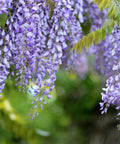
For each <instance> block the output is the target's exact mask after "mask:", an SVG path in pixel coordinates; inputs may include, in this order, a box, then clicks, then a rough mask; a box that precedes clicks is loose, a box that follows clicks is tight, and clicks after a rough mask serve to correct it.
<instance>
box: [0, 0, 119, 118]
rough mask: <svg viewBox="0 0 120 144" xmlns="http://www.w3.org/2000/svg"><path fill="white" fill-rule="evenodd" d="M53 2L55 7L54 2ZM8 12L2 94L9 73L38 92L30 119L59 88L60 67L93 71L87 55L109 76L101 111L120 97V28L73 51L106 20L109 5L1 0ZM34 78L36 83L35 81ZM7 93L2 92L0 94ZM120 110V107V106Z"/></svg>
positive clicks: (0, 39)
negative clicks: (57, 85)
mask: <svg viewBox="0 0 120 144" xmlns="http://www.w3.org/2000/svg"><path fill="white" fill-rule="evenodd" d="M51 4H52V6H51ZM3 14H5V15H7V20H6V23H5V26H4V27H2V26H1V27H0V56H1V57H0V93H2V90H3V89H4V86H5V80H6V79H7V78H11V77H15V85H16V86H17V87H18V88H19V90H21V91H27V92H28V93H32V92H31V91H34V93H33V97H34V100H33V101H32V104H33V106H32V108H31V112H30V116H31V119H34V117H35V116H36V115H38V112H37V111H36V110H35V109H36V108H39V107H41V109H43V104H46V101H45V99H46V98H48V99H49V98H51V97H52V95H50V91H52V90H53V89H54V87H55V83H54V82H55V80H56V73H57V71H58V69H59V68H64V69H67V70H72V71H75V72H76V73H79V74H80V75H81V77H84V75H85V73H86V72H87V70H88V67H87V55H89V54H91V53H93V54H94V55H95V58H96V70H97V71H98V73H99V74H100V75H104V76H105V77H106V79H107V84H106V88H103V91H104V92H102V100H103V102H101V103H100V106H101V110H102V113H104V112H107V108H108V107H109V106H110V104H115V103H116V101H120V94H119V93H120V82H119V79H120V73H119V72H120V62H119V54H120V46H119V44H120V42H119V31H120V30H119V28H118V26H115V27H114V28H113V31H112V33H111V35H107V36H106V38H105V39H104V41H102V42H100V43H99V44H98V45H97V46H90V48H89V52H88V53H87V52H86V51H85V50H83V52H82V53H80V52H77V53H75V52H74V51H72V52H71V49H72V47H73V46H74V44H75V43H76V42H77V41H79V40H80V39H81V38H82V37H83V36H84V35H85V33H84V28H83V26H84V27H85V26H86V25H87V24H88V23H89V24H90V29H89V30H88V32H91V31H94V30H96V29H99V28H100V27H101V26H102V24H103V22H104V21H106V20H107V12H106V10H103V11H101V12H100V11H99V9H98V7H97V6H96V5H95V4H93V3H91V4H89V0H84V1H83V0H74V1H71V0H0V15H3ZM31 82H32V83H34V85H35V86H36V87H33V86H31V89H28V86H30V83H31ZM1 96H2V95H1ZM117 109H120V106H117Z"/></svg>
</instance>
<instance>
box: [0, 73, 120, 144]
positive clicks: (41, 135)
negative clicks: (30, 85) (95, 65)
mask: <svg viewBox="0 0 120 144" xmlns="http://www.w3.org/2000/svg"><path fill="white" fill-rule="evenodd" d="M55 85H56V88H55V90H54V91H53V93H52V95H53V97H52V98H51V99H50V100H48V101H47V105H44V110H41V109H40V110H39V116H37V117H36V118H35V119H34V120H29V119H30V117H29V113H30V111H29V109H30V107H31V99H32V97H31V96H30V95H28V94H26V93H23V92H19V91H17V90H16V88H15V86H14V83H13V81H12V80H7V81H6V87H5V89H4V91H3V97H2V98H1V99H0V144H120V136H119V131H118V130H117V123H118V122H117V120H116V111H115V109H114V108H112V107H111V108H110V109H109V111H108V113H107V114H105V115H101V114H100V110H99V102H100V101H101V96H100V93H101V85H100V80H99V77H98V75H97V74H96V73H95V72H92V73H88V74H87V75H86V77H85V78H84V79H81V78H80V77H79V76H78V75H75V74H74V73H70V74H69V73H67V72H65V71H59V72H58V74H57V81H56V83H55Z"/></svg>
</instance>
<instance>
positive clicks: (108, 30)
mask: <svg viewBox="0 0 120 144" xmlns="http://www.w3.org/2000/svg"><path fill="white" fill-rule="evenodd" d="M112 30H113V27H110V26H107V32H108V34H109V35H110V34H111V32H112Z"/></svg>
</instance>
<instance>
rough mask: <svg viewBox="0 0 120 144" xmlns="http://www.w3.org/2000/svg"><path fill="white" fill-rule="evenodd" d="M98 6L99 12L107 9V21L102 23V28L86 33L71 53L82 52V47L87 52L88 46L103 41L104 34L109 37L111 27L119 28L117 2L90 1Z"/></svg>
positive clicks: (112, 0) (106, 0) (119, 17)
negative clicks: (116, 26)
mask: <svg viewBox="0 0 120 144" xmlns="http://www.w3.org/2000/svg"><path fill="white" fill-rule="evenodd" d="M91 2H94V3H95V4H97V5H98V8H99V9H100V10H102V9H106V8H107V17H108V19H107V21H106V22H104V23H103V25H102V27H101V28H100V29H98V30H96V31H93V32H91V33H88V34H87V35H85V36H83V38H82V39H80V40H79V41H78V42H77V43H76V44H75V45H74V46H73V48H72V49H71V51H73V50H74V51H75V52H77V51H80V52H81V51H82V49H83V47H86V50H88V48H89V46H90V45H91V44H92V45H93V44H94V43H95V45H97V44H98V43H99V41H102V40H104V38H105V36H106V34H107V33H108V34H109V35H110V34H111V32H112V29H113V26H114V25H118V26H120V5H119V3H118V1H117V0H91Z"/></svg>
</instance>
